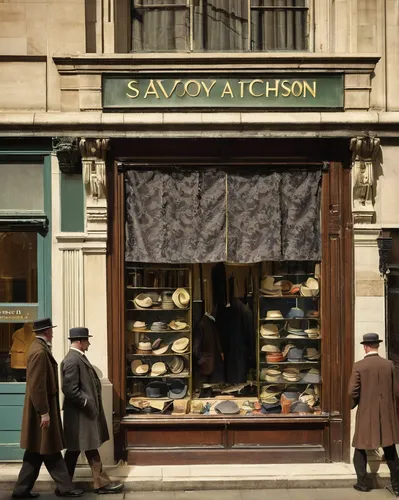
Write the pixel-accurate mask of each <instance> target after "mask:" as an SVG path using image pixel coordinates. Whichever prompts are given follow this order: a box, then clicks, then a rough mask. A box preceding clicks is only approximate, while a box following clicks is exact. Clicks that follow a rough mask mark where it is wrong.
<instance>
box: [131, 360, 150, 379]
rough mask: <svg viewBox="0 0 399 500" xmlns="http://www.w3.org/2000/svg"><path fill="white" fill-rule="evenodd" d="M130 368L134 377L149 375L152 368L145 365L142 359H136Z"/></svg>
mask: <svg viewBox="0 0 399 500" xmlns="http://www.w3.org/2000/svg"><path fill="white" fill-rule="evenodd" d="M130 368H131V370H132V373H133V374H134V375H145V374H146V373H148V371H149V369H150V367H149V366H148V365H147V364H144V363H143V362H142V361H141V359H135V360H134V361H132V362H131V363H130Z"/></svg>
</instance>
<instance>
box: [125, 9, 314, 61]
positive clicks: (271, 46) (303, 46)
mask: <svg viewBox="0 0 399 500" xmlns="http://www.w3.org/2000/svg"><path fill="white" fill-rule="evenodd" d="M309 11H310V8H309V5H308V2H307V0H289V1H288V0H282V1H279V2H275V1H273V0H207V1H198V0H188V1H181V0H133V1H132V42H131V46H132V51H133V52H146V51H147V52H148V51H149V52H167V51H180V52H187V51H251V50H252V51H272V50H292V51H298V50H307V49H308V32H309V28H308V25H309V13H310V12H309Z"/></svg>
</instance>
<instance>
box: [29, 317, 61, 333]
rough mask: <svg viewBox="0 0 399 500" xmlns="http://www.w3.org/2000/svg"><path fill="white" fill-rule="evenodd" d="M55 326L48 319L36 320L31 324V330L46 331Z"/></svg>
mask: <svg viewBox="0 0 399 500" xmlns="http://www.w3.org/2000/svg"><path fill="white" fill-rule="evenodd" d="M56 326H57V325H53V324H52V321H51V319H50V318H43V319H38V320H36V321H34V322H33V328H32V330H33V331H34V332H40V331H42V330H47V329H48V328H55V327H56Z"/></svg>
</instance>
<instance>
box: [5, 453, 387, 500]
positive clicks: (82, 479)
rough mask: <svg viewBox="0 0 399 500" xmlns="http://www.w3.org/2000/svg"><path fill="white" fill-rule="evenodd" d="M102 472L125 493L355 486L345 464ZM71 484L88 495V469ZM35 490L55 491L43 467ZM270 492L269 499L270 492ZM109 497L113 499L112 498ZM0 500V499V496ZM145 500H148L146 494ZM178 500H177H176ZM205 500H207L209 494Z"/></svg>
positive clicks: (383, 470) (11, 476)
mask: <svg viewBox="0 0 399 500" xmlns="http://www.w3.org/2000/svg"><path fill="white" fill-rule="evenodd" d="M370 467H371V472H372V474H371V476H370V478H371V479H372V482H373V486H374V487H375V488H384V487H385V486H387V485H388V484H389V483H390V481H389V471H388V467H387V466H386V464H384V463H381V462H371V463H370ZM20 468H21V464H20V463H13V464H11V463H3V464H0V493H1V492H2V491H3V492H4V491H11V490H12V488H13V485H14V483H15V481H16V479H17V476H18V473H19V470H20ZM105 469H106V470H107V472H108V474H109V475H110V477H111V479H113V480H116V481H121V482H123V483H125V490H126V491H128V492H130V491H133V492H157V491H158V492H174V491H175V492H177V495H179V494H180V492H182V491H188V490H198V491H203V490H229V491H230V490H270V489H279V490H280V491H281V490H286V489H289V490H297V489H306V488H312V489H313V488H332V489H333V490H334V491H335V492H336V493H335V495H337V489H339V488H350V491H351V489H352V485H353V484H354V483H355V482H356V476H355V472H354V469H353V465H351V464H345V463H317V464H249V465H241V464H240V465H236V464H223V465H183V466H177V465H165V466H134V465H133V466H127V465H124V464H118V465H116V466H108V467H105ZM74 481H75V484H76V485H77V486H82V487H83V488H84V489H85V490H87V491H89V490H90V488H92V484H91V470H90V468H89V467H88V466H78V467H77V469H76V473H75V477H74ZM35 488H36V489H37V491H43V492H45V491H47V492H52V491H54V483H53V481H52V479H51V477H50V476H49V474H48V473H47V470H46V469H45V468H44V467H42V469H41V472H40V475H39V478H38V480H37V482H36V486H35ZM269 493H270V494H272V492H269ZM269 493H268V495H269ZM136 494H137V493H136ZM237 494H238V492H237ZM170 495H172V496H170V497H163V498H162V497H160V499H161V498H162V500H164V498H165V499H168V498H174V497H173V493H170ZM258 496H259V495H258ZM363 496H364V495H363ZM369 497H370V495H369ZM101 498H102V499H103V500H105V498H104V495H101ZM112 498H113V499H114V500H117V498H116V497H115V496H114V495H113V496H112ZM138 498H139V497H138ZM143 498H144V497H143ZM193 498H194V497H193ZM218 498H219V497H217V498H215V500H218ZM335 498H336V496H335ZM373 498H374V497H373ZM154 499H155V497H153V494H151V500H154ZM0 500H2V499H1V497H0ZM146 500H148V493H147V496H146ZM176 500H180V498H178V496H176ZM195 500H197V499H195ZM207 500H209V495H208V498H207ZM211 500H213V499H211ZM324 500H325V499H324ZM342 500H345V499H344V498H343V499H342ZM370 500H371V499H370Z"/></svg>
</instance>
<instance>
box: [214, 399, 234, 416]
mask: <svg viewBox="0 0 399 500" xmlns="http://www.w3.org/2000/svg"><path fill="white" fill-rule="evenodd" d="M215 410H216V411H217V412H218V413H223V414H224V415H235V414H237V413H240V408H239V406H238V404H237V403H236V402H235V401H231V400H226V401H221V402H220V403H218V404H217V405H216V406H215Z"/></svg>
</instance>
